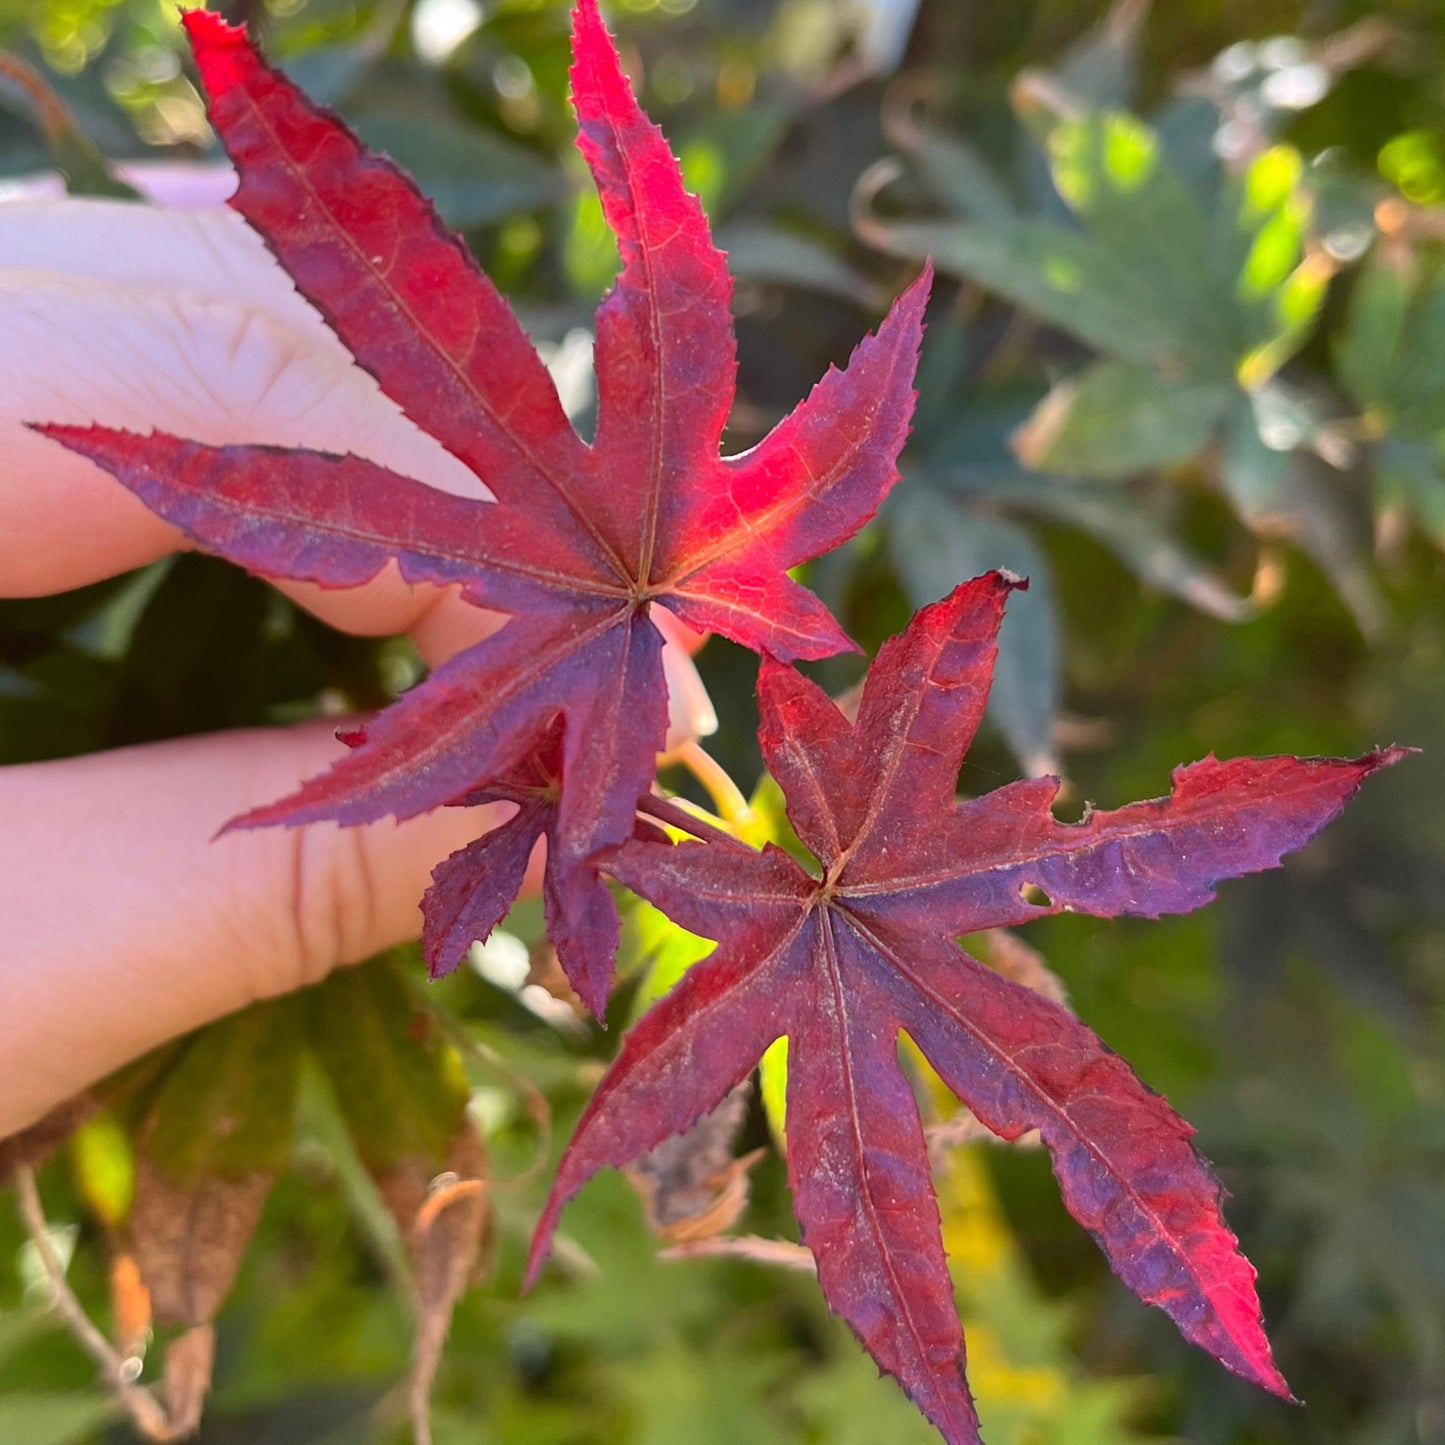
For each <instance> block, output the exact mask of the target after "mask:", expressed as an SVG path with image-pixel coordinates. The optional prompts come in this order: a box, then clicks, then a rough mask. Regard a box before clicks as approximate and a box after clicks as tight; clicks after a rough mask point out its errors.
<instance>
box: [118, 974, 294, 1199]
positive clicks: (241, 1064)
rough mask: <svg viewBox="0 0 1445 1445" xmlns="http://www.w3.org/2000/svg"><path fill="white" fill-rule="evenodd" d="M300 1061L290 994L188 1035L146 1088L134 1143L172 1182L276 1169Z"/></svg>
mask: <svg viewBox="0 0 1445 1445" xmlns="http://www.w3.org/2000/svg"><path fill="white" fill-rule="evenodd" d="M300 1062H301V1010H300V1006H299V1004H298V1001H297V1000H296V999H295V998H282V999H275V1000H272V1001H270V1002H267V1003H259V1004H252V1005H251V1007H250V1008H247V1009H242V1010H241V1012H240V1013H235V1014H232V1015H230V1016H229V1017H228V1018H224V1019H221V1020H219V1021H218V1022H217V1023H214V1024H210V1025H208V1026H207V1027H206V1028H203V1029H201V1030H199V1031H198V1032H197V1033H195V1034H192V1035H191V1036H190V1038H189V1039H188V1040H187V1041H186V1042H185V1043H184V1045H183V1046H182V1048H181V1050H180V1051H179V1053H178V1054H177V1056H176V1057H175V1058H174V1060H173V1061H172V1063H171V1065H170V1067H169V1068H168V1069H167V1070H166V1071H165V1073H164V1074H163V1075H162V1076H161V1078H160V1079H159V1081H158V1082H157V1084H156V1085H155V1086H154V1088H153V1089H152V1091H151V1093H150V1095H149V1098H148V1100H147V1101H146V1104H145V1107H144V1114H143V1117H142V1119H141V1122H140V1125H139V1127H138V1129H137V1139H138V1150H139V1152H140V1153H141V1154H142V1155H143V1156H144V1158H146V1159H147V1160H148V1161H150V1162H151V1163H154V1164H156V1165H158V1166H159V1167H160V1168H161V1169H163V1170H164V1171H165V1173H166V1174H167V1175H168V1176H169V1177H170V1178H171V1179H172V1180H173V1181H174V1182H175V1183H177V1184H179V1185H182V1186H190V1185H194V1184H197V1183H199V1182H200V1181H201V1180H203V1179H204V1178H208V1177H216V1176H218V1177H220V1178H224V1179H241V1178H244V1177H245V1176H247V1175H251V1174H257V1173H268V1174H274V1173H275V1172H277V1171H278V1170H279V1169H280V1168H281V1167H282V1165H283V1164H284V1163H285V1162H286V1158H287V1155H288V1153H289V1151H290V1146H291V1129H292V1124H293V1121H294V1117H295V1110H296V1089H297V1080H298V1074H299V1068H300Z"/></svg>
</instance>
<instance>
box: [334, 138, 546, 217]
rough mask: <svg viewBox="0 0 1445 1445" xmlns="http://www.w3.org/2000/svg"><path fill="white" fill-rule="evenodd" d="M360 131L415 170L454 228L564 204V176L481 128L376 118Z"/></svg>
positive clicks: (406, 168) (376, 148) (413, 173)
mask: <svg viewBox="0 0 1445 1445" xmlns="http://www.w3.org/2000/svg"><path fill="white" fill-rule="evenodd" d="M356 129H357V132H358V133H359V134H360V136H361V138H362V139H363V140H364V141H365V142H366V143H367V145H369V146H371V147H372V148H373V149H374V150H380V151H385V152H386V153H387V154H388V155H389V156H391V158H392V159H393V160H394V161H396V162H397V164H398V165H400V166H401V167H402V168H403V169H404V170H407V171H410V172H411V174H412V175H413V176H415V177H416V179H417V181H418V182H419V184H420V185H421V188H422V189H423V190H424V191H425V192H426V193H427V195H428V196H430V197H431V199H432V200H433V201H434V202H435V203H436V206H437V209H438V210H439V211H440V212H441V215H442V219H443V220H444V221H445V222H446V223H447V225H449V226H482V225H487V224H490V223H491V222H493V221H500V220H503V219H504V218H505V217H507V216H511V215H515V214H516V213H517V212H518V211H532V210H537V209H538V208H539V207H542V206H550V205H551V204H553V202H555V201H557V200H559V199H560V198H561V196H562V194H563V191H564V189H565V187H564V182H563V180H562V177H561V176H560V175H559V174H558V172H557V171H555V170H553V169H552V167H551V166H549V165H548V164H547V163H546V162H545V161H543V160H542V159H541V158H540V157H539V156H538V155H536V154H535V153H534V152H532V151H529V150H526V149H524V148H523V147H522V146H518V145H513V144H512V143H511V142H510V141H506V140H503V139H502V138H501V137H500V136H499V135H497V134H496V133H495V132H493V131H489V130H483V129H482V128H481V127H479V126H462V125H458V124H456V123H455V122H452V121H445V120H435V119H423V118H421V117H417V116H402V115H373V116H367V117H365V118H364V119H362V120H360V121H359V122H358V123H357V127H356Z"/></svg>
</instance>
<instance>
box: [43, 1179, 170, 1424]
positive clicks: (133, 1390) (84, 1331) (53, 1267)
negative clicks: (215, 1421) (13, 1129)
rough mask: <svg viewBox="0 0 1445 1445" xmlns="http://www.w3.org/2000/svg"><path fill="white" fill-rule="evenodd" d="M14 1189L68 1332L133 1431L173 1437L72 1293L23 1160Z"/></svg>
mask: <svg viewBox="0 0 1445 1445" xmlns="http://www.w3.org/2000/svg"><path fill="white" fill-rule="evenodd" d="M15 1192H16V1196H17V1199H18V1201H19V1207H20V1219H21V1222H22V1223H23V1224H24V1226H25V1232H26V1234H28V1235H29V1236H30V1241H31V1243H32V1244H33V1245H34V1246H35V1253H36V1256H37V1257H38V1258H39V1260H40V1265H41V1268H42V1269H43V1270H44V1271H45V1280H46V1283H47V1284H48V1285H49V1286H50V1297H51V1301H52V1302H53V1304H54V1305H55V1309H56V1312H57V1313H58V1314H59V1315H60V1317H61V1319H63V1320H64V1321H65V1324H66V1326H67V1328H68V1329H69V1330H70V1333H71V1334H72V1335H73V1336H74V1337H75V1339H76V1341H77V1342H78V1343H79V1344H80V1346H81V1347H82V1348H83V1349H84V1350H85V1352H86V1353H87V1354H88V1355H89V1356H90V1357H91V1359H93V1360H94V1361H95V1362H96V1364H97V1365H99V1366H100V1372H101V1375H102V1377H103V1378H104V1380H105V1383H106V1384H107V1386H109V1388H110V1390H111V1393H112V1394H113V1395H114V1396H115V1398H116V1399H117V1400H118V1401H119V1402H120V1404H121V1405H122V1406H123V1407H124V1409H125V1411H126V1413H127V1414H128V1415H129V1416H130V1418H131V1420H132V1421H133V1422H134V1424H135V1427H136V1429H137V1430H139V1431H140V1432H141V1434H142V1435H144V1436H145V1437H146V1439H148V1440H174V1439H176V1433H175V1431H174V1429H173V1428H172V1426H171V1421H170V1417H169V1416H168V1415H167V1414H166V1412H165V1410H164V1409H163V1408H162V1407H161V1405H160V1403H159V1402H158V1401H157V1400H156V1398H155V1396H154V1395H152V1394H151V1392H150V1391H149V1390H148V1389H146V1388H145V1386H144V1385H137V1384H136V1383H135V1381H134V1379H133V1378H132V1374H133V1372H134V1370H135V1362H134V1360H131V1359H126V1358H123V1357H122V1356H121V1355H120V1354H119V1353H118V1352H117V1350H116V1349H115V1347H114V1346H113V1345H112V1344H111V1342H110V1341H109V1340H108V1339H106V1337H105V1336H104V1335H103V1334H102V1333H101V1332H100V1330H99V1329H98V1328H97V1326H96V1325H95V1323H94V1322H93V1321H92V1320H91V1318H90V1316H89V1315H88V1314H86V1312H85V1306H84V1305H82V1304H81V1302H80V1301H79V1300H78V1299H77V1298H76V1297H75V1292H74V1291H73V1290H72V1289H71V1288H70V1284H69V1282H68V1281H67V1280H66V1278H65V1266H64V1265H63V1264H62V1263H61V1262H60V1256H59V1255H58V1254H56V1252H55V1246H54V1244H52V1243H51V1240H50V1228H49V1225H48V1224H47V1223H46V1221H45V1211H44V1209H43V1208H42V1207H41V1204H40V1191H39V1189H37V1188H36V1185H35V1172H34V1170H32V1169H31V1168H30V1166H29V1165H28V1164H22V1165H21V1166H20V1167H19V1168H18V1169H17V1170H16V1171H15Z"/></svg>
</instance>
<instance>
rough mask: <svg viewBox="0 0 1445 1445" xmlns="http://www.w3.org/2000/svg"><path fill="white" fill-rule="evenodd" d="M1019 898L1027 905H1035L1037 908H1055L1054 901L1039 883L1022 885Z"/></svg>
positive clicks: (1020, 885)
mask: <svg viewBox="0 0 1445 1445" xmlns="http://www.w3.org/2000/svg"><path fill="white" fill-rule="evenodd" d="M1019 897H1020V898H1022V899H1023V901H1024V902H1025V903H1031V904H1033V906H1034V907H1035V908H1052V907H1053V906H1054V900H1053V899H1052V898H1050V897H1049V895H1048V894H1047V893H1045V892H1044V890H1043V889H1042V888H1040V887H1039V885H1038V884H1037V883H1020V884H1019Z"/></svg>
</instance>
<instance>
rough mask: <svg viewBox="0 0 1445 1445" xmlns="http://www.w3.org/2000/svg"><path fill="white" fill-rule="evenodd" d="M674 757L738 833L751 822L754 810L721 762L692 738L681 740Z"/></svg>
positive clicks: (724, 819)
mask: <svg viewBox="0 0 1445 1445" xmlns="http://www.w3.org/2000/svg"><path fill="white" fill-rule="evenodd" d="M673 756H674V757H675V758H676V759H677V761H678V762H680V763H681V764H682V765H683V767H685V768H686V769H687V770H688V772H690V773H691V774H692V775H693V777H695V778H696V779H697V780H698V782H700V783H701V784H702V785H703V787H705V788H706V789H707V791H708V794H709V796H710V797H711V798H712V800H713V804H714V806H715V807H716V808H717V810H718V814H719V816H720V817H721V818H722V819H723V821H724V822H725V823H726V824H727V825H728V826H729V827H730V828H732V829H733V830H734V831H735V832H741V831H742V830H743V829H744V828H746V827H747V825H748V824H749V823H751V822H752V821H753V810H752V808H751V807H749V806H748V800H747V799H746V798H745V797H744V796H743V793H742V789H741V788H739V787H738V785H737V784H736V783H735V782H733V780H732V778H731V777H729V776H728V773H727V770H726V769H725V768H724V767H723V765H722V764H721V763H720V762H718V760H717V759H716V758H714V757H711V756H710V755H709V754H707V753H705V752H704V751H703V750H702V748H701V747H700V746H699V744H698V743H697V742H696V741H695V740H694V741H689V742H685V743H683V744H682V745H681V746H680V747H678V748H677V749H676V750H675V751H674V754H673Z"/></svg>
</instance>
